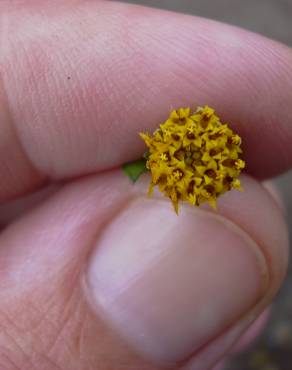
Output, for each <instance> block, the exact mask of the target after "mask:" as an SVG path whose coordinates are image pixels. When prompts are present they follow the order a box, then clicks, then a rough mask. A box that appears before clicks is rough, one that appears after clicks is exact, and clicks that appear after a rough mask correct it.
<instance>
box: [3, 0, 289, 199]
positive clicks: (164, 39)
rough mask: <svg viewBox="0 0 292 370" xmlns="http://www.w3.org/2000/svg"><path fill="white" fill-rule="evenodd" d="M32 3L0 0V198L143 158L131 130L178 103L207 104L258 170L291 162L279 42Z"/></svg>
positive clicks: (139, 13)
mask: <svg viewBox="0 0 292 370" xmlns="http://www.w3.org/2000/svg"><path fill="white" fill-rule="evenodd" d="M30 4H31V5H27V4H22V5H21V4H18V5H17V6H15V5H13V4H7V3H5V4H2V5H0V6H1V22H2V46H1V50H2V53H1V73H2V90H3V91H2V97H1V104H0V109H1V110H2V116H1V120H0V122H1V126H0V128H1V133H2V134H1V140H2V141H1V145H0V148H1V149H0V155H1V167H0V174H1V179H2V181H1V185H0V199H7V197H13V196H16V195H18V194H20V193H21V192H24V191H25V190H28V189H31V188H32V187H35V186H37V185H39V184H40V183H41V181H43V180H44V179H45V178H50V179H60V178H68V177H74V176H80V175H84V174H88V173H92V172H95V171H100V170H103V169H107V168H112V167H115V166H118V165H120V164H121V163H124V162H126V161H129V160H132V159H135V158H137V157H140V156H141V153H143V151H144V146H143V144H142V142H141V140H140V139H139V137H138V135H137V134H138V132H139V131H141V130H152V129H153V128H154V127H157V125H158V124H159V123H160V122H162V121H163V120H164V119H165V118H166V116H167V114H168V113H169V110H170V109H172V108H174V107H180V106H189V105H190V106H192V107H195V106H197V105H200V104H201V105H202V104H209V105H211V106H213V107H215V108H216V110H217V111H218V113H219V114H220V115H221V116H222V117H223V120H224V121H229V122H230V123H232V127H234V128H235V129H236V130H238V132H239V133H240V134H241V135H242V136H243V139H244V149H245V156H246V160H247V163H248V169H249V171H251V172H253V173H254V174H256V175H257V176H271V175H273V174H275V173H278V172H280V171H283V170H285V169H287V168H288V167H289V166H290V165H291V158H292V155H291V153H290V147H291V146H290V145H289V143H290V141H291V139H292V130H291V129H290V121H291V115H292V112H291V104H290V101H291V98H292V96H291V94H292V88H291V87H292V86H291V81H292V79H291V74H292V68H291V65H292V63H291V61H292V53H291V50H290V49H288V48H287V47H285V46H283V45H280V44H278V43H276V42H273V41H270V40H267V39H265V38H263V37H261V36H258V35H254V34H252V33H249V32H246V31H243V30H239V29H236V28H234V27H231V26H227V25H223V24H220V23H216V22H213V21H207V20H203V19H200V18H196V17H191V16H186V15H181V14H175V13H169V12H165V11H161V10H154V9H147V8H143V7H137V6H133V5H125V4H121V3H114V2H84V3H82V2H78V3H76V2H74V4H72V3H70V2H67V3H65V2H62V3H61V4H59V3H55V2H54V3H51V2H46V3H45V4H44V3H42V4H40V3H39V2H31V3H30ZM129 20H130V23H129ZM134 20H135V21H134ZM0 90H1V89H0ZM4 94H5V96H4ZM4 140H5V145H4V143H3V141H4ZM23 153H25V154H23ZM12 158H13V161H12ZM12 163H13V169H15V170H12ZM16 176H17V180H18V181H16Z"/></svg>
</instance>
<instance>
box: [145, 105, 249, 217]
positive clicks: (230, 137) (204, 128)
mask: <svg viewBox="0 0 292 370" xmlns="http://www.w3.org/2000/svg"><path fill="white" fill-rule="evenodd" d="M140 136H141V138H142V139H143V140H144V142H145V143H146V145H147V147H148V149H149V153H148V155H147V163H146V166H147V168H148V169H149V170H150V172H151V174H152V180H151V183H150V188H149V195H151V194H152V192H153V188H154V187H155V186H158V188H159V190H160V191H161V192H162V193H163V194H164V195H165V196H167V197H169V198H170V200H171V201H172V204H173V206H174V209H175V211H176V212H177V213H178V203H179V201H187V202H189V203H190V204H192V205H196V206H199V205H200V204H202V203H204V202H206V201H208V202H209V204H210V205H211V206H212V207H213V208H216V200H217V198H218V197H219V196H220V195H222V194H224V193H225V192H226V191H228V190H231V189H233V188H234V189H238V190H241V184H240V181H239V179H238V176H239V175H240V172H241V170H242V169H243V168H244V167H245V162H244V161H243V160H242V159H240V158H239V155H240V154H241V152H242V150H241V149H240V145H241V138H240V137H239V136H238V135H236V134H234V133H233V131H232V130H231V129H230V128H229V127H228V126H227V124H222V123H221V122H220V119H219V117H218V116H216V114H215V111H214V109H212V108H210V107H208V106H205V107H203V108H202V107H199V108H198V109H197V110H196V111H195V112H194V113H192V112H191V110H190V108H180V109H178V110H173V111H172V112H171V113H170V116H169V118H168V119H167V120H166V121H165V122H164V123H163V124H161V125H160V127H159V128H158V129H157V130H156V131H155V132H154V133H153V135H152V136H151V135H149V134H145V133H141V134H140Z"/></svg>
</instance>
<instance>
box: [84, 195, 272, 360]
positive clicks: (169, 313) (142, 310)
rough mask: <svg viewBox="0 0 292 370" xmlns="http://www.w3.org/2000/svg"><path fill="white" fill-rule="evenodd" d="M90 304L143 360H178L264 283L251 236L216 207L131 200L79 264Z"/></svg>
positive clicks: (254, 298)
mask: <svg viewBox="0 0 292 370" xmlns="http://www.w3.org/2000/svg"><path fill="white" fill-rule="evenodd" d="M86 281H87V289H88V291H89V294H90V299H91V301H92V304H93V306H94V308H95V310H96V312H98V314H100V315H102V317H103V319H105V320H106V321H107V323H108V324H109V325H111V327H112V328H113V329H115V330H116V332H117V333H118V334H119V335H120V336H121V337H123V338H124V339H125V340H126V341H127V342H128V343H129V344H130V345H131V346H132V347H133V349H135V350H136V351H137V352H139V353H140V354H141V355H143V356H144V357H145V358H147V359H148V360H151V361H154V362H157V363H161V364H162V363H163V364H173V363H178V362H181V361H184V360H186V359H187V358H189V357H190V356H191V355H192V354H193V353H195V352H196V351H198V349H200V347H202V346H203V345H205V344H206V343H207V342H208V341H210V340H211V339H213V338H215V337H216V336H217V335H219V334H220V333H221V332H223V331H224V330H225V329H226V328H227V327H229V326H230V325H231V324H233V323H234V322H235V321H237V320H238V319H240V318H241V316H243V315H245V314H246V313H247V312H248V311H249V310H251V308H252V307H253V306H254V305H255V304H256V303H257V302H258V301H259V300H260V299H261V297H262V296H263V294H264V292H265V289H266V285H267V268H266V263H265V259H264V257H263V255H262V253H261V250H260V248H259V247H258V246H257V245H256V243H255V242H254V241H253V240H252V239H251V238H250V237H249V236H248V235H247V234H246V233H245V232H243V231H242V230H241V229H240V228H239V227H238V226H236V225H234V224H233V223H231V222H230V221H228V220H226V219H225V218H223V217H222V216H220V215H218V214H214V213H211V212H207V211H203V210H200V209H191V208H185V209H182V210H181V212H180V214H179V216H177V215H176V214H175V213H174V212H173V210H172V209H171V207H170V206H169V204H168V203H167V202H165V201H160V200H157V199H154V200H149V199H144V198H141V199H138V200H135V201H133V202H132V203H131V204H130V205H129V206H128V208H127V209H125V210H124V211H122V212H121V213H120V214H119V215H118V216H117V217H116V219H115V220H113V221H112V222H111V224H109V225H108V226H107V227H106V229H105V230H104V232H103V233H102V235H101V236H100V237H99V240H98V241H97V245H96V248H95V251H94V252H93V254H92V256H91V258H90V261H89V266H88V271H87V278H86Z"/></svg>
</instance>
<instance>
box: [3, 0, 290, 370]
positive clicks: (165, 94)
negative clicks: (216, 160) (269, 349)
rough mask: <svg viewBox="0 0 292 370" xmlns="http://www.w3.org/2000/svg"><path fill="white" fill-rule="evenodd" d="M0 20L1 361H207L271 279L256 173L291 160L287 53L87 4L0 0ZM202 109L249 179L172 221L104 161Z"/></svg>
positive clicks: (280, 230) (143, 184)
mask: <svg viewBox="0 0 292 370" xmlns="http://www.w3.org/2000/svg"><path fill="white" fill-rule="evenodd" d="M0 21H1V23H0V24H1V39H0V40H1V44H0V45H1V49H0V51H1V54H0V66H1V67H0V68H1V70H0V71H1V79H0V83H1V85H0V128H1V138H0V140H1V145H0V155H1V164H0V174H1V184H0V199H1V202H2V203H3V205H2V209H1V218H2V220H3V222H5V224H6V227H5V228H4V229H3V231H2V234H1V237H0V333H1V335H0V368H1V370H2V369H3V370H12V369H13V370H14V369H22V370H32V369H36V370H53V369H63V370H67V369H68V370H69V369H70V370H77V369H78V370H90V369H97V368H98V369H99V370H108V369H113V370H121V369H135V370H155V369H163V368H165V367H167V366H171V367H172V368H174V369H181V370H182V369H183V370H207V369H210V367H212V366H213V365H215V364H216V363H217V361H218V360H220V359H221V358H222V357H223V356H224V355H225V354H226V353H228V351H229V350H230V349H231V348H232V346H233V345H234V344H235V343H236V342H237V340H238V338H239V337H240V336H241V335H242V334H243V333H244V332H245V331H246V330H247V328H248V327H249V326H250V325H251V323H252V322H253V321H254V320H255V319H256V318H257V317H258V315H259V314H260V313H261V312H262V311H263V310H264V309H265V307H267V306H268V305H269V304H270V302H271V301H272V299H273V297H274V295H275V294H276V293H277V291H278V289H279V287H280V285H281V282H282V280H283V277H284V275H285V271H286V266H287V260H288V238H287V230H286V226H285V222H284V220H283V216H282V211H281V209H280V208H279V207H278V205H277V204H276V202H275V201H274V199H273V198H272V197H271V196H270V194H269V193H268V192H267V191H266V190H265V189H264V187H263V186H262V185H261V183H260V181H259V179H260V180H262V179H264V178H267V177H269V176H272V175H276V174H277V173H280V172H282V171H284V170H286V169H288V168H289V167H290V166H291V163H292V153H291V151H292V149H291V145H290V142H291V139H292V128H291V126H289V124H290V122H291V117H292V107H291V101H292V81H291V77H292V67H291V65H292V52H291V50H290V49H289V48H287V47H285V46H283V45H280V44H278V43H276V42H273V41H270V40H267V39H265V38H263V37H261V36H258V35H255V34H251V33H249V32H246V31H242V30H239V29H236V28H233V27H230V26H227V25H223V24H219V23H216V22H212V21H208V20H204V19H200V18H196V17H190V16H186V15H179V14H175V13H169V12H164V11H158V10H151V9H146V8H142V7H136V6H133V5H125V4H119V3H112V2H103V1H96V2H94V1H91V2H85V1H84V2H82V1H74V2H65V1H63V2H57V1H54V2H53V1H50V2H39V1H29V2H28V1H27V2H25V3H22V4H20V3H18V2H13V1H12V2H11V1H9V2H8V1H7V2H5V1H4V2H3V1H2V2H1V4H0ZM200 104H208V105H210V106H212V107H214V108H216V111H217V112H218V113H219V115H220V116H221V117H222V118H224V120H226V121H227V122H230V123H231V124H232V125H234V127H235V129H236V131H237V132H238V133H239V134H240V135H241V136H242V137H243V143H244V150H245V160H246V162H247V169H248V171H249V174H250V175H249V176H248V175H245V176H242V179H243V186H244V189H245V191H244V192H243V193H237V192H231V193H229V194H226V195H225V196H224V197H222V199H220V200H219V204H218V208H219V209H218V213H215V212H213V211H211V210H209V209H208V208H203V209H195V208H190V207H188V206H182V207H181V212H180V215H179V216H178V217H177V216H176V215H175V213H174V212H173V210H172V207H171V205H170V204H169V202H168V201H167V200H164V199H158V198H154V199H146V195H145V193H146V190H145V189H146V188H147V183H148V179H147V176H144V178H141V179H140V180H139V181H138V182H137V184H135V185H133V184H131V183H130V182H129V180H128V179H127V178H126V177H125V175H124V174H123V173H122V171H121V170H120V166H121V164H123V163H125V162H127V161H129V160H133V159H136V158H139V156H140V155H141V153H143V150H144V146H143V143H142V141H141V140H140V139H139V137H138V132H140V131H143V130H144V131H145V130H152V129H153V128H155V127H156V126H157V124H158V123H159V122H161V121H163V119H164V117H165V116H166V115H167V114H168V113H169V110H170V108H172V107H180V106H196V105H200ZM232 127H233V126H232ZM252 175H253V176H254V178H253V177H251V176H252ZM145 177H146V178H145ZM255 178H257V179H258V180H256V179H255ZM51 183H58V184H57V185H56V188H54V189H53V190H48V192H46V190H44V193H40V194H39V195H38V194H36V195H32V197H33V198H29V199H28V200H26V201H24V202H25V203H26V204H25V205H24V204H23V202H22V201H21V200H19V199H20V197H22V196H24V195H25V194H27V193H31V194H33V193H34V192H36V191H37V189H39V188H41V187H42V188H45V186H46V185H48V184H51ZM35 197H37V202H38V204H37V205H36V204H35V203H36V198H35ZM8 201H10V202H11V201H13V203H8ZM32 203H33V204H34V207H33V209H30V208H31V205H32ZM19 209H21V214H18V211H19ZM15 212H16V213H17V216H16V214H15Z"/></svg>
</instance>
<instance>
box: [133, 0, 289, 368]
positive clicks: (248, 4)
mask: <svg viewBox="0 0 292 370" xmlns="http://www.w3.org/2000/svg"><path fill="white" fill-rule="evenodd" d="M128 2H132V3H136V4H143V5H148V6H152V7H157V8H163V9H169V10H174V11H179V12H184V13H189V14H196V15H199V16H203V17H207V18H212V19H217V20H220V21H223V22H226V23H230V24H234V25H237V26H240V27H243V28H246V29H249V30H251V31H255V32H259V33H261V34H263V35H266V36H268V37H271V38H273V39H276V40H278V41H281V42H283V43H285V44H288V45H290V46H292V0H156V1H155V0H152V1H151V0H133V1H128ZM291 124H292V122H291ZM275 182H276V185H277V187H278V188H279V190H280V192H281V194H282V195H283V199H284V203H285V207H286V211H287V221H288V224H289V229H290V236H291V234H292V233H291V231H292V191H290V189H292V172H290V173H287V174H285V175H283V176H281V177H279V178H278V179H276V180H275ZM226 370H292V265H291V263H290V269H289V273H288V276H287V279H286V282H285V284H284V286H283V288H282V290H281V292H280V294H279V295H278V297H277V299H276V301H275V304H274V306H273V308H272V315H271V320H270V322H269V324H268V326H267V327H266V329H265V331H264V332H263V334H262V336H261V337H260V338H259V339H258V340H257V341H256V342H255V343H253V345H252V346H250V348H249V349H248V350H247V351H246V352H245V353H243V354H241V355H239V356H236V357H235V358H234V359H232V361H231V362H230V364H229V366H228V368H227V369H226Z"/></svg>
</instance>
